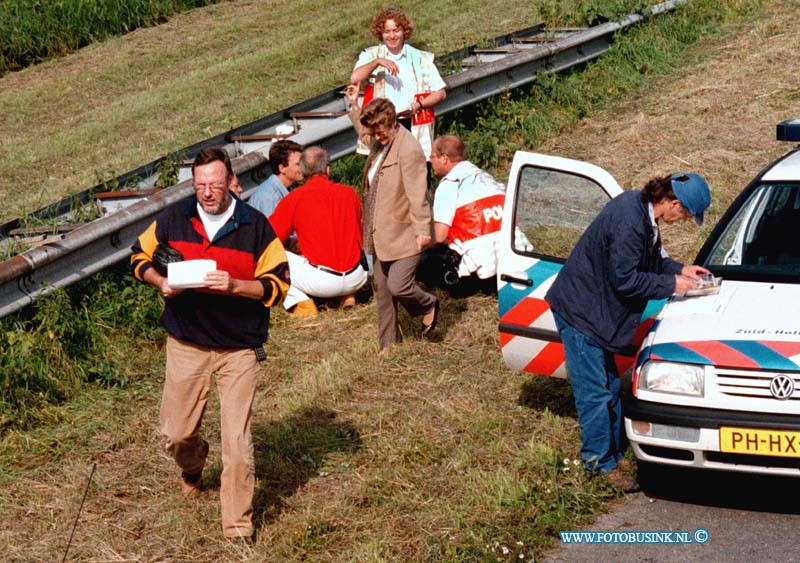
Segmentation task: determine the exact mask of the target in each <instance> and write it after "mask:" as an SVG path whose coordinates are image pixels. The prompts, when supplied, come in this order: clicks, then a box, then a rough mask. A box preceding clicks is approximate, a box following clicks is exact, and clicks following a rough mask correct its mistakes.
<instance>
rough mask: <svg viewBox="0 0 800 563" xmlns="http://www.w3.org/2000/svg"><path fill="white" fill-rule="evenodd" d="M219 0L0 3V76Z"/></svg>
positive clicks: (23, 0) (27, 0)
mask: <svg viewBox="0 0 800 563" xmlns="http://www.w3.org/2000/svg"><path fill="white" fill-rule="evenodd" d="M218 1H219V0H59V1H57V2H56V1H53V0H7V1H0V74H2V73H4V72H7V71H9V70H17V69H20V68H24V67H26V66H28V65H31V64H35V63H38V62H41V61H43V60H46V59H49V58H51V57H55V56H59V55H65V54H67V53H69V52H70V51H74V50H76V49H79V48H81V47H83V46H85V45H89V44H90V43H94V42H95V41H102V40H104V39H107V38H109V37H113V36H115V35H122V34H124V33H128V32H129V31H133V30H134V29H137V28H139V27H147V26H151V25H155V24H157V23H160V22H163V21H166V19H167V18H168V17H169V16H170V15H172V14H175V13H177V12H182V11H185V10H189V9H191V8H196V7H199V6H205V5H208V4H215V3H216V2H218Z"/></svg>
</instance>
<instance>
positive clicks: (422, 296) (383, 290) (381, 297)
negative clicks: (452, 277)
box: [373, 254, 436, 349]
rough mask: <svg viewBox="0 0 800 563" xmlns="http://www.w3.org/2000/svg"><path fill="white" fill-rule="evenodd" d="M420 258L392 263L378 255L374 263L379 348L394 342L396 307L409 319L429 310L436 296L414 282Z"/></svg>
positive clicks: (395, 340)
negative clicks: (398, 306) (403, 309)
mask: <svg viewBox="0 0 800 563" xmlns="http://www.w3.org/2000/svg"><path fill="white" fill-rule="evenodd" d="M419 257H420V255H419V254H417V255H415V256H409V257H408V258H401V259H400V260H394V261H391V262H383V261H382V260H381V259H380V258H378V257H377V256H376V257H375V264H374V267H373V269H374V280H375V300H376V302H377V305H378V343H379V345H380V347H381V349H383V348H386V347H388V346H391V345H392V344H394V343H395V342H397V304H398V303H399V304H400V305H402V306H403V307H404V308H405V310H406V311H408V314H409V315H411V316H412V317H419V316H421V315H424V314H425V313H427V312H428V311H430V310H431V309H432V308H433V306H434V304H435V303H436V297H434V296H433V295H431V294H430V293H427V292H425V291H423V290H422V288H420V287H419V286H418V285H417V284H416V283H414V276H415V274H416V273H417V265H418V264H419Z"/></svg>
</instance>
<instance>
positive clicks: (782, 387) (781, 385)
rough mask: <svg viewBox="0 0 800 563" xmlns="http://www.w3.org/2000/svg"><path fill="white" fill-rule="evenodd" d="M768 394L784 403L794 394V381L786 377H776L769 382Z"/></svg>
mask: <svg viewBox="0 0 800 563" xmlns="http://www.w3.org/2000/svg"><path fill="white" fill-rule="evenodd" d="M769 392H770V393H772V396H773V397H775V398H776V399H778V400H779V401H785V400H786V399H788V398H789V397H791V396H792V393H794V380H793V379H792V378H791V377H789V376H788V375H776V376H775V377H773V378H772V381H770V382H769Z"/></svg>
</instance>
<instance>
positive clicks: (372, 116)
mask: <svg viewBox="0 0 800 563" xmlns="http://www.w3.org/2000/svg"><path fill="white" fill-rule="evenodd" d="M347 95H348V98H350V101H351V107H352V108H353V109H352V112H351V119H352V120H353V125H354V127H355V128H356V132H357V133H358V135H359V137H360V138H361V139H362V141H364V142H365V143H366V144H367V146H368V147H369V148H370V153H369V156H368V157H367V163H366V165H365V167H364V176H363V179H362V183H361V194H362V198H363V200H364V203H363V208H364V213H363V221H364V224H363V229H364V251H365V252H367V253H372V254H373V255H374V257H375V260H374V273H375V298H376V301H377V305H378V342H379V346H380V353H381V354H384V353H386V352H387V351H388V350H389V347H390V346H391V345H392V344H394V343H395V342H396V341H397V304H398V303H400V304H401V305H403V307H405V309H406V311H408V313H409V314H410V315H411V316H412V317H418V316H421V317H422V334H423V336H427V335H428V334H430V333H431V332H432V331H433V329H434V328H435V327H436V320H437V316H438V312H439V300H438V299H437V298H436V297H435V296H434V295H431V294H430V293H427V292H425V291H423V290H422V289H421V288H420V287H419V286H418V285H417V284H416V283H414V276H415V274H416V271H417V266H418V265H419V259H420V254H421V253H422V249H423V248H425V247H426V246H427V245H429V244H430V242H431V228H432V214H431V206H430V203H429V202H428V199H427V197H426V190H427V168H426V162H425V154H424V153H423V152H422V148H421V147H420V144H419V142H418V141H417V140H416V139H415V138H414V136H413V135H412V134H411V133H410V132H409V131H408V130H406V129H405V128H403V127H400V126H399V125H398V123H397V115H396V113H395V109H394V105H392V103H391V102H390V101H389V100H387V99H385V98H376V99H374V100H372V101H371V102H370V103H369V104H367V105H366V107H364V109H363V110H361V111H359V109H358V104H357V103H356V99H357V97H358V86H357V85H355V86H350V87H349V88H348V90H347Z"/></svg>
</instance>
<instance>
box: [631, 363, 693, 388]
mask: <svg viewBox="0 0 800 563" xmlns="http://www.w3.org/2000/svg"><path fill="white" fill-rule="evenodd" d="M704 381H705V368H704V367H703V366H697V365H693V364H678V363H674V362H659V361H650V362H647V363H645V364H644V365H643V366H642V371H641V372H640V373H639V383H638V385H637V387H638V388H639V390H640V391H653V392H655V393H674V394H677V395H691V396H693V397H702V396H703V390H704V388H705V386H704V384H703V383H704Z"/></svg>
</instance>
